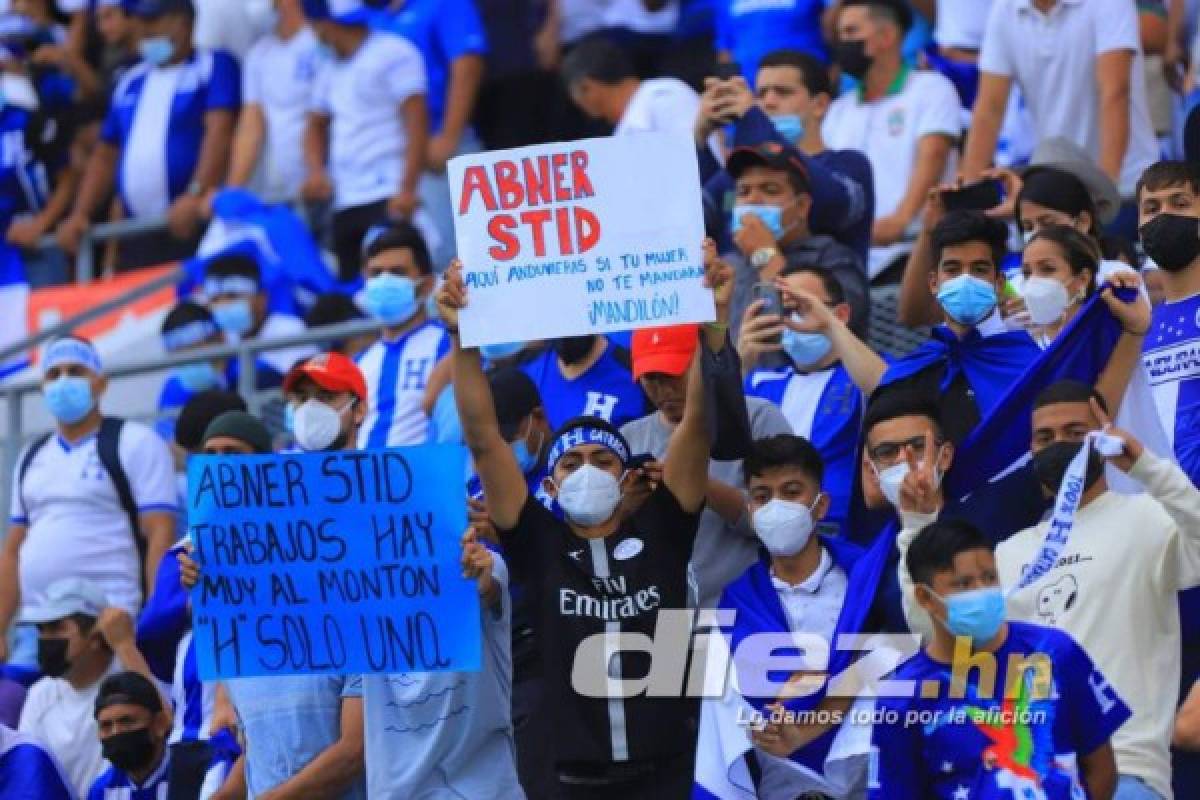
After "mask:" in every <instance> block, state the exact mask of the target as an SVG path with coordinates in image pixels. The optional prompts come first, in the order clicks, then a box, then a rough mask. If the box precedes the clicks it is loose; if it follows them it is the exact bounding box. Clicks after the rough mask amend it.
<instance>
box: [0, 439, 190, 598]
mask: <svg viewBox="0 0 1200 800" xmlns="http://www.w3.org/2000/svg"><path fill="white" fill-rule="evenodd" d="M96 445H97V438H96V434H92V435H91V436H89V437H87V438H86V439H84V440H83V441H82V442H77V443H75V444H74V445H71V444H68V443H67V442H66V441H65V440H64V439H63V438H62V437H61V436H59V435H57V434H55V435H54V436H52V437H51V438H50V439H49V440H48V441H47V442H46V443H45V444H43V445H42V447H41V448H40V449H39V450H38V451H37V453H36V454H35V455H34V457H33V460H32V461H31V462H30V464H29V471H28V472H27V473H26V475H25V480H24V481H23V483H22V482H19V481H18V478H19V477H20V476H19V474H18V472H19V471H18V470H14V474H13V491H12V512H11V513H12V520H13V522H15V523H17V524H24V525H28V527H29V529H28V532H27V533H26V535H25V542H24V543H23V544H22V545H21V552H20V555H19V557H18V561H19V564H18V568H19V570H20V576H21V601H22V602H23V603H25V604H30V603H33V602H35V601H37V600H38V599H39V597H40V595H41V594H42V592H43V591H45V589H46V587H47V586H49V585H50V584H51V583H53V582H54V581H56V580H59V579H60V578H87V579H88V580H91V581H93V582H95V583H96V584H97V585H98V586H99V587H100V588H101V589H103V590H104V593H105V596H106V597H107V599H108V602H109V603H110V604H112V605H114V606H117V607H118V608H123V609H125V610H126V611H128V612H129V613H130V614H133V615H135V616H136V615H137V613H138V610H139V609H140V608H141V605H142V573H141V565H140V564H139V563H138V551H137V545H136V543H135V542H134V539H133V537H134V534H133V532H132V531H130V530H129V517H127V516H126V514H125V511H124V509H122V508H121V501H120V500H119V499H118V498H117V490H116V487H115V486H113V482H112V478H110V477H109V475H108V471H107V470H105V469H104V466H103V465H102V464H101V463H100V456H99V453H98V452H97V449H96ZM117 455H118V457H119V458H120V459H121V466H123V467H124V468H125V475H126V477H127V478H128V479H129V488H130V490H131V491H132V492H133V499H134V502H135V503H136V504H137V508H138V511H139V512H140V513H143V514H145V513H150V512H156V511H165V512H170V513H175V512H176V511H177V510H178V509H177V502H178V497H177V495H176V493H175V464H174V462H173V460H172V458H171V452H170V451H169V450H168V449H167V445H166V443H165V442H163V440H162V439H161V438H159V436H158V434H156V433H155V432H154V431H153V430H151V429H150V428H148V427H146V426H145V425H142V424H140V423H137V422H126V423H125V424H124V426H123V427H122V428H121V438H120V440H119V441H118V442H117ZM21 458H22V460H23V459H24V453H22V456H21ZM17 463H18V464H20V463H21V462H20V461H18V462H17ZM139 535H140V534H139Z"/></svg>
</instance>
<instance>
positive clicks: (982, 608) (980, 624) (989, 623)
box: [930, 586, 1006, 645]
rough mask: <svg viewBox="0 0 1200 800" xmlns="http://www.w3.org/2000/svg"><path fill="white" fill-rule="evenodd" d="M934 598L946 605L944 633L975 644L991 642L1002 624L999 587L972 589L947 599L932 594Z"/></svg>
mask: <svg viewBox="0 0 1200 800" xmlns="http://www.w3.org/2000/svg"><path fill="white" fill-rule="evenodd" d="M930 591H931V592H932V591H933V590H932V589H930ZM934 596H935V597H937V598H938V599H939V600H941V601H942V602H943V603H945V605H946V630H948V631H949V632H950V633H952V634H954V635H955V636H969V637H970V638H971V641H972V642H974V643H975V644H976V645H981V644H986V643H987V642H990V641H991V640H992V639H993V638H994V637H995V636H996V634H997V633H999V632H1000V626H1001V625H1003V624H1004V615H1005V613H1006V608H1005V604H1004V592H1003V591H1001V590H1000V587H999V586H987V587H984V588H983V589H972V590H971V591H968V592H959V593H957V594H952V595H950V596H949V597H942V596H941V595H939V594H937V593H936V592H934Z"/></svg>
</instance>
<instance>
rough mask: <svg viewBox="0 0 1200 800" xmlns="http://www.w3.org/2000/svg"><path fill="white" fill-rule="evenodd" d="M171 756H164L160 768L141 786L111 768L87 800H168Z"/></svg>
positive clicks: (93, 788) (95, 784)
mask: <svg viewBox="0 0 1200 800" xmlns="http://www.w3.org/2000/svg"><path fill="white" fill-rule="evenodd" d="M170 768H171V754H170V752H169V751H168V752H167V754H166V755H164V756H163V760H162V763H161V764H159V765H158V768H157V769H155V770H154V772H152V773H150V775H149V776H148V777H147V778H146V780H145V781H144V782H143V783H141V784H140V785H139V784H136V783H134V782H133V779H132V778H130V777H129V776H128V775H126V774H125V773H124V772H123V771H121V770H119V769H117V768H116V767H109V768H108V769H107V770H106V771H105V772H104V773H103V774H101V775H100V777H99V778H97V779H96V782H95V783H93V784H92V790H91V791H90V792H88V796H87V800H167V773H168V772H169V771H170Z"/></svg>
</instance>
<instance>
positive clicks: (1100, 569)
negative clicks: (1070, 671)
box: [996, 450, 1200, 797]
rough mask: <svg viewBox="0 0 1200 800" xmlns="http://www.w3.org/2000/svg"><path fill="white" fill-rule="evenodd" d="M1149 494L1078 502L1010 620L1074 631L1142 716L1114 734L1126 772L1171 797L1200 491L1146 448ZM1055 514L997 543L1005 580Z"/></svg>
mask: <svg viewBox="0 0 1200 800" xmlns="http://www.w3.org/2000/svg"><path fill="white" fill-rule="evenodd" d="M1130 477H1131V478H1133V479H1134V480H1136V481H1138V482H1139V483H1141V484H1142V485H1143V486H1144V487H1145V488H1146V493H1145V494H1139V495H1120V494H1117V493H1115V492H1107V493H1105V494H1102V495H1100V497H1098V498H1096V499H1095V500H1093V501H1092V502H1091V503H1089V504H1088V505H1086V506H1084V507H1083V508H1081V509H1079V511H1078V512H1076V514H1075V528H1074V530H1073V532H1072V533H1071V537H1070V539H1069V540H1068V541H1067V543H1066V545H1065V546H1064V547H1063V550H1062V553H1061V554H1060V557H1059V559H1058V561H1057V563H1055V565H1054V567H1053V568H1052V569H1051V570H1050V571H1049V572H1047V573H1046V574H1045V575H1044V576H1042V577H1041V578H1039V579H1037V580H1036V581H1034V582H1033V584H1032V585H1030V586H1029V587H1027V588H1025V589H1022V590H1020V591H1018V592H1015V593H1014V594H1013V595H1012V596H1011V597H1009V599H1008V616H1009V618H1010V619H1017V620H1024V621H1027V622H1035V623H1038V624H1040V625H1049V626H1052V627H1055V628H1058V629H1060V630H1063V631H1066V632H1067V633H1069V634H1071V636H1073V637H1074V638H1075V640H1076V641H1077V642H1079V644H1081V645H1082V646H1083V647H1084V649H1086V650H1087V651H1088V654H1089V655H1090V656H1091V657H1092V659H1093V660H1094V661H1095V662H1096V666H1097V667H1098V668H1099V669H1100V671H1101V672H1103V673H1104V676H1105V677H1106V678H1107V679H1108V680H1109V681H1111V683H1112V686H1113V688H1114V689H1116V692H1117V694H1118V695H1119V696H1120V697H1121V699H1122V700H1124V701H1125V703H1126V705H1128V706H1129V708H1130V710H1131V711H1132V712H1133V716H1132V717H1131V718H1130V719H1129V721H1128V722H1126V723H1125V724H1124V725H1122V726H1121V728H1120V729H1119V730H1118V731H1117V732H1116V733H1114V734H1113V737H1112V745H1113V750H1114V751H1115V753H1116V757H1117V771H1118V772H1120V773H1121V774H1122V775H1135V776H1137V777H1139V778H1141V779H1142V780H1144V781H1146V783H1148V784H1149V785H1150V788H1152V789H1154V791H1156V792H1158V793H1159V794H1161V795H1162V796H1163V797H1170V796H1171V755H1170V750H1169V747H1170V742H1171V730H1172V726H1173V723H1174V718H1175V702H1176V698H1175V687H1176V686H1178V685H1179V669H1180V667H1179V646H1180V629H1179V610H1178V606H1177V600H1176V598H1177V595H1178V593H1179V592H1180V591H1181V590H1183V589H1189V588H1191V587H1193V586H1196V585H1198V584H1200V495H1198V494H1197V491H1196V488H1195V487H1194V486H1192V482H1191V480H1190V479H1189V478H1188V476H1187V475H1186V474H1184V472H1183V471H1182V470H1181V469H1179V467H1178V466H1176V465H1175V464H1174V462H1172V461H1170V460H1167V459H1163V458H1159V457H1157V456H1155V455H1154V454H1153V453H1151V452H1150V451H1149V450H1147V451H1146V452H1145V453H1144V454H1143V455H1142V457H1141V458H1140V459H1138V462H1137V464H1135V465H1134V468H1133V470H1131V472H1130ZM1047 525H1048V522H1042V523H1041V524H1039V525H1037V526H1035V527H1033V528H1027V529H1025V530H1023V531H1021V532H1020V533H1017V534H1015V535H1013V536H1011V537H1010V538H1008V539H1006V540H1005V541H1003V542H1001V543H1000V544H999V545H997V547H996V568H997V569H998V570H999V572H1000V582H1001V584H1002V585H1004V586H1012V585H1014V584H1015V583H1016V582H1017V580H1018V579H1019V577H1020V575H1021V569H1022V567H1024V566H1025V565H1026V564H1029V563H1030V562H1032V561H1033V560H1034V558H1035V557H1036V556H1037V553H1038V549H1039V548H1040V547H1041V545H1042V542H1043V541H1044V540H1045V537H1046V528H1047Z"/></svg>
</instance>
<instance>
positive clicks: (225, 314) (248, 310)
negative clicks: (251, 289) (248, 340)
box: [212, 297, 254, 336]
mask: <svg viewBox="0 0 1200 800" xmlns="http://www.w3.org/2000/svg"><path fill="white" fill-rule="evenodd" d="M212 315H213V319H214V320H216V322H217V327H218V328H220V329H221V330H223V331H225V332H226V333H231V334H233V335H234V336H245V335H246V334H247V333H249V332H250V329H251V328H253V327H254V309H253V308H252V307H251V306H250V298H249V297H239V298H237V299H236V300H230V301H229V302H226V303H221V304H220V305H215V306H213V307H212Z"/></svg>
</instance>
